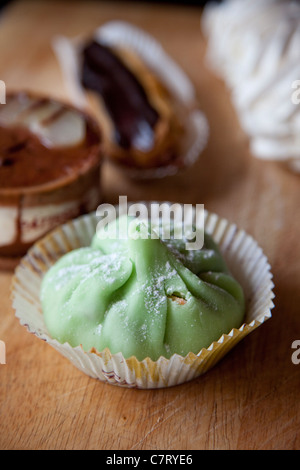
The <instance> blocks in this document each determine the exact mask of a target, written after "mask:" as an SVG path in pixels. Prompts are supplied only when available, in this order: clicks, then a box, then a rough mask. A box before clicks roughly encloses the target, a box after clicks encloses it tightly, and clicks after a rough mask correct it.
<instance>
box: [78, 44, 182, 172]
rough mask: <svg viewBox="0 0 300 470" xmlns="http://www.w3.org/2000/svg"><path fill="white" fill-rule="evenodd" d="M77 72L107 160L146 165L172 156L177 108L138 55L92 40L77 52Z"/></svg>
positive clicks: (178, 125) (177, 131) (179, 127)
mask: <svg viewBox="0 0 300 470" xmlns="http://www.w3.org/2000/svg"><path fill="white" fill-rule="evenodd" d="M80 74H81V75H80V80H81V84H82V86H83V87H84V88H85V89H86V90H87V91H88V92H90V93H89V94H90V99H91V100H92V102H93V104H94V105H95V104H96V106H93V107H94V109H96V113H97V116H98V118H99V121H100V123H101V128H102V130H103V137H104V144H105V151H106V154H107V155H108V157H109V158H110V159H111V160H113V161H115V162H117V163H119V164H123V165H127V166H130V167H137V168H145V169H146V168H155V167H160V166H164V165H167V164H169V163H172V162H174V161H176V159H177V158H178V156H179V155H178V152H179V150H178V149H179V141H180V138H181V137H182V133H183V126H182V123H181V120H180V119H179V117H178V116H179V115H180V114H181V113H182V110H179V108H180V105H179V103H177V102H176V100H175V99H174V98H173V96H172V95H171V93H170V92H169V90H167V89H166V87H165V86H164V85H163V84H162V83H161V82H160V81H159V79H158V78H157V77H156V76H155V74H154V73H153V72H152V71H151V70H150V69H149V68H148V67H147V65H146V64H145V63H144V62H143V60H142V59H141V58H140V57H139V56H138V55H137V54H135V53H134V52H133V51H132V50H128V49H126V48H121V47H116V46H114V47H112V46H107V45H105V44H102V43H100V42H97V41H96V40H91V41H89V42H87V43H86V44H84V46H83V48H82V51H81V69H80ZM95 101H96V103H95Z"/></svg>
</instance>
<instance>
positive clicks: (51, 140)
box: [0, 92, 102, 265]
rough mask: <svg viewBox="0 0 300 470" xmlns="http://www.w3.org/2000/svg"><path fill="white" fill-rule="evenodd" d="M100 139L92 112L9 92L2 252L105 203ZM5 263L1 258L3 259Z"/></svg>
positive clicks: (18, 249)
mask: <svg viewBox="0 0 300 470" xmlns="http://www.w3.org/2000/svg"><path fill="white" fill-rule="evenodd" d="M101 145H102V138H101V134H100V131H99V128H98V124H97V123H96V122H95V120H94V119H92V118H91V117H90V116H89V115H87V114H85V113H83V112H81V111H79V110H77V109H76V108H73V107H72V106H69V105H67V104H65V103H61V102H59V101H57V100H53V99H50V98H48V97H41V96H37V95H34V94H31V93H25V92H19V93H14V94H9V95H8V96H7V99H6V104H4V105H1V107H0V227H1V231H0V232H1V233H0V257H4V256H9V257H15V256H20V255H22V254H24V253H25V251H26V250H27V249H28V248H29V247H30V246H31V245H32V243H34V242H35V241H36V240H37V239H38V238H40V237H41V236H42V235H44V234H45V233H46V232H48V231H49V230H51V229H52V228H53V227H55V226H56V225H58V224H60V223H63V222H65V221H66V220H68V219H71V218H74V217H77V216H78V215H80V214H82V213H85V212H90V211H92V210H94V209H96V207H97V206H98V205H99V203H100V202H101V194H100V165H101V160H102V158H101V156H102V148H101ZM0 265H1V263H0Z"/></svg>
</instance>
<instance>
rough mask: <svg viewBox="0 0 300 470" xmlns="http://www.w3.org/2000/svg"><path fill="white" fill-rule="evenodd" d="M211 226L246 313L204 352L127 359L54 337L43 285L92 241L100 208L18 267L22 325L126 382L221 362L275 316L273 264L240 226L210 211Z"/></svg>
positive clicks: (194, 372)
mask: <svg viewBox="0 0 300 470" xmlns="http://www.w3.org/2000/svg"><path fill="white" fill-rule="evenodd" d="M204 218H205V231H206V232H207V233H208V234H210V235H212V237H213V238H214V240H215V241H216V242H217V243H218V245H219V247H220V250H221V252H222V254H223V256H224V258H225V260H226V262H227V265H228V267H229V269H230V271H231V273H232V275H233V276H234V277H235V278H236V279H237V281H238V282H239V283H240V284H241V286H242V288H243V290H244V294H245V298H246V314H245V318H244V323H243V324H242V325H241V326H240V328H233V329H232V330H231V331H230V332H229V333H228V334H223V335H222V336H221V337H220V338H219V339H218V341H214V342H213V343H212V344H211V345H210V346H209V347H208V348H203V349H201V351H199V353H198V354H194V353H192V352H190V353H189V354H187V355H186V356H185V357H183V356H180V355H178V354H174V355H173V356H172V357H171V358H170V359H166V358H164V357H160V358H159V359H158V360H157V361H152V360H151V359H150V358H146V359H144V360H143V361H139V360H137V358H136V357H131V358H124V357H123V355H122V354H121V353H117V354H112V353H111V352H110V351H109V350H108V349H105V350H104V351H96V350H95V349H92V350H90V351H88V352H86V351H84V350H83V349H82V347H81V346H77V347H72V346H70V344H68V343H64V344H61V343H59V342H58V341H57V340H55V339H53V338H51V336H50V335H49V333H48V331H47V328H46V325H45V323H44V318H43V313H42V306H41V302H40V289H41V283H42V279H43V276H44V274H45V273H46V272H47V270H48V269H49V268H50V267H51V266H52V265H53V264H54V263H55V262H56V261H57V260H58V259H59V258H60V257H61V256H63V255H64V254H65V253H68V252H69V251H71V250H74V249H77V248H80V247H83V246H89V245H90V243H91V240H92V238H93V236H94V234H95V231H96V226H97V217H96V215H95V213H92V214H88V215H85V216H81V217H79V218H78V219H75V220H72V221H70V222H68V223H66V224H64V225H62V226H60V227H58V228H56V229H55V230H53V231H52V232H51V233H49V234H48V235H47V236H45V237H44V238H43V239H41V240H40V241H39V242H37V243H36V244H35V245H34V246H33V247H32V248H31V249H30V250H29V252H28V253H27V255H26V256H25V257H24V258H23V259H22V260H21V262H20V264H19V266H18V267H17V268H16V271H15V275H14V278H13V282H12V293H11V295H12V303H13V308H14V310H15V315H16V317H17V318H18V319H19V321H20V323H21V325H23V326H25V327H26V328H27V329H28V331H29V332H30V333H33V334H35V335H36V336H37V337H38V338H40V339H42V340H44V341H46V342H47V343H48V344H49V345H51V346H52V347H53V348H55V349H56V350H57V351H58V352H60V353H61V354H62V355H63V356H65V357H66V358H67V359H68V360H69V361H70V362H71V363H72V364H74V365H75V366H76V367H77V368H78V369H79V370H81V371H82V372H84V373H85V374H87V375H89V376H91V377H93V378H95V379H99V380H100V381H102V382H107V383H110V384H115V385H119V386H123V387H132V388H140V389H155V388H162V387H170V386H174V385H179V384H182V383H184V382H187V381H190V380H192V379H195V378H196V377H199V376H200V375H202V374H204V373H205V372H207V371H208V370H209V369H211V368H212V367H213V366H215V365H216V364H217V363H218V362H219V361H220V360H221V359H222V358H223V357H224V356H225V355H226V354H227V353H228V352H229V351H230V350H231V349H232V348H233V347H234V346H235V345H236V344H237V343H238V342H239V341H241V340H242V339H243V338H244V337H245V336H246V335H248V334H249V333H251V332H252V331H254V330H255V329H256V328H258V327H259V326H260V325H262V324H263V323H264V322H265V321H266V320H268V319H269V318H271V310H272V308H273V307H274V304H273V298H274V293H273V287H274V284H273V282H272V273H271V268H270V265H269V263H268V260H267V257H266V256H265V254H264V253H263V250H262V249H261V248H260V247H259V246H258V244H257V242H256V241H255V240H254V239H253V238H252V237H251V236H250V235H248V234H247V233H246V232H244V231H243V230H239V229H238V228H237V227H236V225H234V224H231V223H230V222H229V221H227V220H226V219H223V218H220V217H218V216H217V215H216V214H213V213H209V212H207V211H205V216H204Z"/></svg>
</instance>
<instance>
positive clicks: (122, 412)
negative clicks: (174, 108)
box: [0, 1, 300, 450]
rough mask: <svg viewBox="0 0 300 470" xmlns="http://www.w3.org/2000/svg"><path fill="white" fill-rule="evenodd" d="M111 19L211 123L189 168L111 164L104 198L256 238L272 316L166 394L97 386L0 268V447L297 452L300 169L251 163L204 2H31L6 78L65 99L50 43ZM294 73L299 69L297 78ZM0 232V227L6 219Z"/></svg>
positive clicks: (18, 9) (19, 22) (4, 27)
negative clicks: (132, 31)
mask: <svg viewBox="0 0 300 470" xmlns="http://www.w3.org/2000/svg"><path fill="white" fill-rule="evenodd" d="M111 19H124V20H128V21H130V22H132V23H134V24H136V25H138V26H140V27H143V28H144V29H145V30H147V31H148V32H150V33H151V34H153V35H154V36H155V37H156V38H157V39H158V40H160V41H161V43H162V44H163V46H164V47H165V49H166V50H167V51H168V52H169V53H170V54H171V55H172V56H173V58H174V59H176V60H177V61H178V63H179V64H180V65H181V66H182V67H183V68H184V69H185V70H186V72H187V73H188V74H189V76H190V77H191V79H192V80H193V82H194V84H195V86H196V88H197V92H198V96H199V100H200V103H201V106H202V108H203V110H204V111H205V112H206V114H207V116H208V119H209V121H210V126H211V136H210V141H209V145H208V147H207V149H206V150H205V152H204V153H203V155H202V156H201V158H200V160H199V161H198V163H197V164H196V165H195V166H194V167H193V168H192V169H190V170H188V171H187V172H186V173H185V174H184V176H176V177H173V178H168V179H166V180H163V181H156V182H151V183H133V182H131V181H128V180H127V179H126V178H124V177H123V176H122V175H120V174H118V173H117V172H112V170H109V169H108V168H104V171H103V188H104V194H105V199H106V201H108V202H117V201H118V196H119V195H127V196H128V199H129V200H139V199H155V200H166V199H167V200H172V201H178V202H183V203H193V204H195V203H204V204H205V207H206V208H207V209H208V210H210V211H214V212H217V213H218V214H219V215H221V216H224V217H227V218H228V219H229V220H230V221H232V222H235V223H237V225H238V226H239V227H241V228H244V229H245V230H246V231H248V232H249V233H250V234H251V235H253V236H254V237H255V238H256V239H257V241H258V243H259V244H260V245H261V247H262V248H263V250H264V251H265V253H266V255H267V256H268V258H269V261H270V263H271V265H272V272H273V273H274V282H275V286H276V287H275V294H276V299H275V309H274V310H273V317H272V319H271V320H269V321H268V322H266V323H265V324H264V325H262V326H261V327H260V328H258V329H257V330H256V331H255V332H254V333H252V334H250V335H249V336H247V337H246V338H245V339H244V340H243V341H242V342H241V343H239V345H238V346H237V347H235V348H234V349H233V350H232V351H231V352H230V353H229V355H227V356H226V357H225V358H224V359H223V360H222V361H221V362H220V363H219V364H218V365H217V366H216V367H215V368H214V369H212V370H211V371H209V372H208V373H207V374H205V375H204V376H202V377H200V378H198V379H196V380H194V381H192V382H189V383H186V384H184V385H181V386H177V387H174V388H170V389H162V390H159V391H139V390H130V389H122V388H118V387H114V386H110V385H106V384H102V383H101V382H98V381H96V380H94V379H91V378H89V377H87V376H85V375H84V374H82V373H81V372H79V371H78V370H77V369H76V368H75V367H73V366H72V365H71V364H69V363H68V362H67V361H66V360H65V359H64V358H63V357H61V356H60V355H59V353H57V352H56V351H54V350H52V348H50V347H49V346H47V345H46V344H44V343H43V342H42V341H40V340H38V339H37V338H36V337H34V336H33V335H30V334H29V333H28V332H27V331H26V330H25V328H23V327H21V326H20V325H19V323H18V321H17V320H16V319H15V318H14V315H13V311H12V308H11V304H10V298H9V290H10V281H11V273H5V272H2V273H0V299H1V300H0V319H1V320H0V339H1V340H3V341H5V343H6V348H7V364H6V365H0V423H1V426H0V448H1V449H74V448H75V449H114V450H116V449H127V450H128V449H133V450H139V449H148V450H166V449H169V450H172V449H173V450H175V449H179V450H192V449H299V448H300V433H299V426H300V409H299V389H300V364H299V365H295V364H293V363H292V361H291V355H292V352H293V351H292V349H291V344H292V342H293V341H294V340H296V339H300V307H299V306H300V288H299V287H300V286H299V279H300V257H299V250H300V218H299V209H298V207H299V200H300V177H298V176H296V175H293V174H291V173H289V172H288V171H286V170H285V169H283V168H281V167H280V166H278V165H276V164H272V163H271V164H268V163H264V162H261V161H258V160H256V159H255V158H254V157H252V156H251V155H250V153H249V150H248V141H247V137H246V136H245V135H244V133H243V132H242V131H241V129H240V126H239V124H238V121H237V118H236V115H235V112H234V110H233V107H232V105H231V102H230V98H229V95H228V93H227V91H226V89H225V86H224V84H223V83H222V82H221V81H220V80H218V79H217V78H216V77H215V76H214V75H213V74H212V73H211V72H210V71H208V70H207V69H206V68H205V66H204V62H203V56H204V53H205V44H204V42H203V39H202V38H201V34H200V26H199V25H200V9H198V8H195V7H186V8H184V7H171V6H159V5H154V6H153V5H150V4H146V5H144V4H141V2H136V3H132V4H124V3H120V4H117V3H115V2H91V3H89V2H81V3H80V2H78V3H76V2H67V1H66V2H57V3H56V2H53V1H51V2H50V1H49V2H43V1H39V2H35V1H31V2H29V1H21V2H19V3H15V4H12V5H10V6H9V8H8V9H7V11H5V12H4V14H3V15H2V17H1V19H0V79H2V80H4V81H5V82H6V84H7V86H8V87H9V88H27V89H33V90H35V91H42V92H47V93H51V94H52V95H53V96H56V97H65V94H66V92H65V89H64V87H63V84H62V77H61V74H60V71H59V68H58V65H57V63H56V60H55V57H54V55H53V53H52V50H51V46H50V42H51V38H52V37H53V36H54V35H55V34H65V35H68V36H74V35H76V34H78V33H81V32H91V31H92V30H93V28H95V27H96V26H98V25H100V24H103V23H104V22H106V21H107V20H111ZM295 78H299V77H295ZM0 229H1V228H0Z"/></svg>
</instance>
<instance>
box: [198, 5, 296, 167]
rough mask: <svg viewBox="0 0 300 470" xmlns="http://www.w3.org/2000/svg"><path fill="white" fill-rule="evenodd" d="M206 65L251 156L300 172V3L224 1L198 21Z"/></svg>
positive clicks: (206, 8)
mask: <svg viewBox="0 0 300 470" xmlns="http://www.w3.org/2000/svg"><path fill="white" fill-rule="evenodd" d="M202 29H203V31H204V34H205V36H206V38H207V42H208V45H207V62H208V64H209V66H210V67H212V68H213V69H214V70H215V71H216V72H217V73H218V74H219V75H220V76H221V77H222V78H223V79H224V80H225V82H226V84H227V86H228V88H229V90H230V92H231V96H232V100H233V103H234V105H235V108H236V110H237V113H238V116H239V119H240V122H241V125H242V127H243V128H244V130H245V131H246V133H247V134H248V135H249V137H250V146H251V151H252V153H253V154H254V155H255V156H256V157H258V158H260V159H264V160H275V161H284V162H287V164H288V166H289V167H290V168H291V169H293V170H295V171H298V172H300V104H297V103H296V102H295V101H294V100H293V99H292V97H293V92H295V90H294V89H293V86H294V84H295V81H297V80H298V79H300V47H299V45H300V3H299V2H296V1H293V0H244V1H243V2H241V1H239V0H227V1H225V2H223V3H221V4H214V3H212V4H208V5H207V6H206V7H205V9H204V12H203V16H202Z"/></svg>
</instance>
